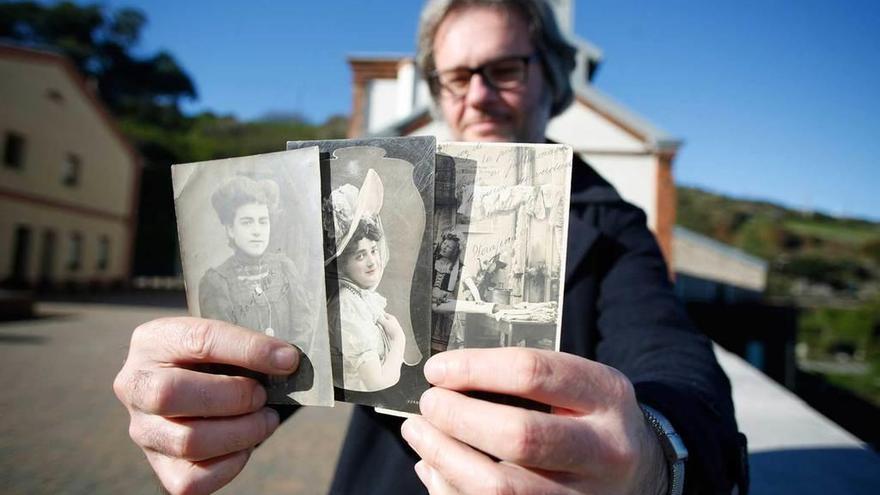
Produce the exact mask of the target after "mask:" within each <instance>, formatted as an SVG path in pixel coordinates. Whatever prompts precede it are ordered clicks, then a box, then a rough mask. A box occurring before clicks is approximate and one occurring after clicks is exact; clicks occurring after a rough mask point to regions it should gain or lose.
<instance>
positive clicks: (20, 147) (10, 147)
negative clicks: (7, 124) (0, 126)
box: [3, 131, 24, 170]
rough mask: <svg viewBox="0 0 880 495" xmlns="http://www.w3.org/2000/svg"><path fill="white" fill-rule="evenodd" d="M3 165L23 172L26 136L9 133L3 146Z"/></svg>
mask: <svg viewBox="0 0 880 495" xmlns="http://www.w3.org/2000/svg"><path fill="white" fill-rule="evenodd" d="M3 165H4V166H6V167H9V168H14V169H18V170H21V169H22V168H23V167H24V136H22V135H21V134H18V133H15V132H11V131H10V132H7V133H6V139H5V143H4V145H3Z"/></svg>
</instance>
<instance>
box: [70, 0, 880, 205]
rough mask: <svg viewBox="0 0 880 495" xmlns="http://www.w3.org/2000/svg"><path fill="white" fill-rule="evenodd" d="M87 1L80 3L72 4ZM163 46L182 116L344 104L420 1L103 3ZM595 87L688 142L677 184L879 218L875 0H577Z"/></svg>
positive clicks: (328, 111)
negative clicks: (192, 86) (597, 62)
mask: <svg viewBox="0 0 880 495" xmlns="http://www.w3.org/2000/svg"><path fill="white" fill-rule="evenodd" d="M78 3H90V2H82V1H80V2H78ZM103 3H104V4H105V5H107V6H109V7H111V8H115V7H120V6H132V7H137V8H139V9H141V10H142V11H144V12H145V13H146V15H147V18H148V24H147V26H146V28H145V30H144V32H143V36H142V40H141V43H140V45H139V48H138V51H139V52H142V53H143V54H149V53H154V52H155V51H156V50H159V49H162V50H167V51H169V52H171V53H172V54H173V55H174V56H175V57H176V58H177V60H178V61H179V63H180V64H181V65H182V66H183V67H184V68H185V69H186V70H187V71H188V72H189V74H190V76H191V77H192V78H193V79H194V81H195V83H196V86H197V89H198V92H199V99H198V101H196V102H193V103H190V104H187V106H186V108H187V109H188V110H190V111H200V110H212V111H215V112H218V113H232V114H234V115H236V116H237V117H239V118H241V119H245V120H250V119H255V118H259V117H260V116H262V115H265V114H267V113H274V112H282V113H292V112H296V113H299V114H302V115H304V116H306V117H307V118H309V119H311V120H313V121H315V122H321V121H323V120H324V119H326V118H327V117H329V116H330V115H333V114H340V113H342V114H348V113H349V112H350V111H351V104H352V103H351V102H352V89H351V71H350V70H349V67H348V64H347V62H346V58H347V56H349V55H352V54H363V53H372V54H375V53H395V54H412V53H413V52H414V46H415V37H416V23H417V19H418V13H419V10H420V7H421V1H419V0H385V1H378V0H323V1H314V0H286V1H284V0H277V1H269V0H251V1H247V2H245V1H231V0H212V1H205V0H189V1H183V2H182V1H179V0H173V1H172V0H149V1H147V0H130V1H120V0H111V1H105V2H103ZM575 32H576V34H577V35H578V36H580V37H582V38H585V39H587V40H589V41H590V42H591V43H593V44H594V45H597V46H598V47H599V48H600V49H601V50H602V52H603V62H602V64H601V66H600V68H599V71H598V72H597V74H596V77H595V79H594V84H595V85H596V87H597V88H598V89H600V90H601V91H602V92H604V93H605V94H607V95H609V96H610V97H612V98H613V99H614V100H616V101H617V102H618V103H620V104H622V105H624V106H625V107H627V108H628V109H630V110H631V111H634V112H635V113H637V114H639V115H640V116H642V117H643V118H645V119H646V120H648V121H650V122H652V123H653V124H655V125H656V126H658V127H660V128H661V129H664V130H665V131H667V132H668V133H670V134H672V135H673V136H675V137H677V138H680V139H682V140H683V141H684V145H683V146H682V148H681V150H680V152H679V154H678V156H677V158H676V160H675V162H674V167H675V168H674V174H675V177H676V181H677V182H678V183H679V184H684V185H693V186H699V187H702V188H705V189H709V190H712V191H715V192H720V193H724V194H728V195H733V196H736V197H745V198H759V199H766V200H770V201H774V202H778V203H782V204H784V205H787V206H790V207H795V208H800V209H807V210H820V211H823V212H826V213H830V214H833V215H841V216H856V217H863V218H869V219H873V220H880V193H878V191H877V189H878V188H880V2H877V1H873V0H845V1H844V0H840V1H838V0H821V1H820V0H739V1H736V2H732V1H721V0H715V1H704V0H689V1H685V0H664V1H662V2H661V1H645V0H578V1H576V2H575Z"/></svg>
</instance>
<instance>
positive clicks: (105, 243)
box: [98, 235, 110, 272]
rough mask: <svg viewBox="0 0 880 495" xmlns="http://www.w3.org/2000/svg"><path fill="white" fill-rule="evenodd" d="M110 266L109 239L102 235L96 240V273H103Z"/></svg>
mask: <svg viewBox="0 0 880 495" xmlns="http://www.w3.org/2000/svg"><path fill="white" fill-rule="evenodd" d="M108 266H110V238H108V237H107V236H106V235H102V236H101V237H100V239H98V271H102V272H103V271H104V270H106V269H107V267H108Z"/></svg>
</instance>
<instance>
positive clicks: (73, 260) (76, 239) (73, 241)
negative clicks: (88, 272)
mask: <svg viewBox="0 0 880 495" xmlns="http://www.w3.org/2000/svg"><path fill="white" fill-rule="evenodd" d="M81 258H82V235H81V234H80V233H79V232H74V233H72V234H70V245H69V246H68V250H67V269H68V270H70V271H72V272H75V271H77V270H79V267H80V261H81Z"/></svg>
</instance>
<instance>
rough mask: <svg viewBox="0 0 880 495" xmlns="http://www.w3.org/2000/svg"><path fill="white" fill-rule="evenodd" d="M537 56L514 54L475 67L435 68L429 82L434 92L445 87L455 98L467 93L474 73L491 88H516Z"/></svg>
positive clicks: (522, 83)
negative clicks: (438, 69)
mask: <svg viewBox="0 0 880 495" xmlns="http://www.w3.org/2000/svg"><path fill="white" fill-rule="evenodd" d="M536 57H537V54H536V53H532V54H531V55H514V56H510V57H504V58H499V59H497V60H493V61H491V62H486V63H485V64H483V65H480V66H477V67H456V68H454V69H447V70H440V71H437V70H435V71H434V72H432V73H431V76H430V82H431V84H432V90H433V91H434V93H438V92H439V90H440V89H441V88H442V89H445V90H446V91H447V92H448V93H449V94H450V95H452V96H453V97H455V98H462V97H464V95H466V94H467V92H468V88H469V87H470V85H471V79H473V77H474V74H479V75H480V77H482V78H483V81H484V82H485V83H486V85H487V86H489V87H490V88H492V89H495V90H500V89H516V88H520V87H522V86H523V85H524V84H525V83H526V81H527V80H528V75H529V70H528V69H529V63H530V62H531V61H532V60H534V59H535V58H536Z"/></svg>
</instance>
